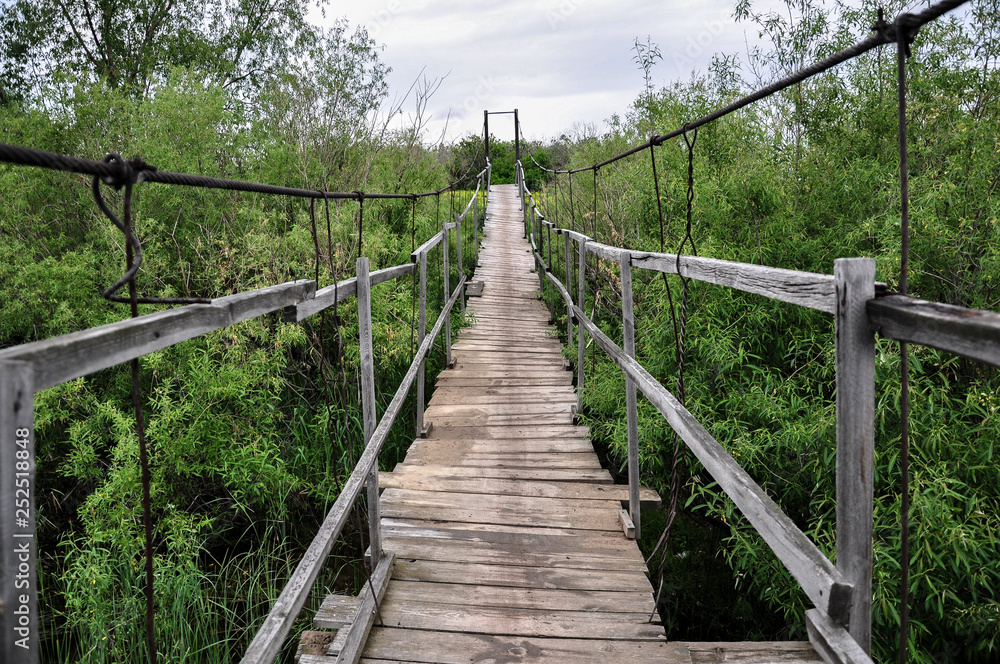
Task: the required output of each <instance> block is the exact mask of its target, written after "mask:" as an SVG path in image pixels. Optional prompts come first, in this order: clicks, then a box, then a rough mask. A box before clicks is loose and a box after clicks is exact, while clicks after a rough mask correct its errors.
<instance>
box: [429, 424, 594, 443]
mask: <svg viewBox="0 0 1000 664" xmlns="http://www.w3.org/2000/svg"><path fill="white" fill-rule="evenodd" d="M546 437H548V438H589V437H590V428H589V427H584V426H574V425H571V424H566V425H559V424H548V425H545V426H537V427H531V426H509V427H492V426H483V427H451V428H449V429H447V430H441V431H436V432H435V433H434V436H433V438H431V439H428V440H432V439H437V440H454V439H455V438H465V439H473V438H477V439H478V438H483V439H485V438H546Z"/></svg>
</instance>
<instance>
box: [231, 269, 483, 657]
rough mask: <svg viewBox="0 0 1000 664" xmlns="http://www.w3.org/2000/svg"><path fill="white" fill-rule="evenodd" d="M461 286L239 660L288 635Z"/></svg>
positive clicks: (270, 649)
mask: <svg viewBox="0 0 1000 664" xmlns="http://www.w3.org/2000/svg"><path fill="white" fill-rule="evenodd" d="M464 286H465V277H464V276H463V277H461V278H460V279H459V282H458V287H457V288H456V289H455V291H454V292H453V293H452V295H451V297H450V298H449V300H448V302H447V303H446V304H445V307H444V309H442V311H441V315H439V316H438V320H437V322H436V323H435V324H434V327H433V329H432V330H431V332H430V334H428V335H427V336H426V338H424V341H423V343H422V344H420V347H419V348H418V349H417V352H416V354H415V355H414V357H413V362H412V363H411V364H410V367H409V369H407V371H406V375H405V376H404V377H403V380H402V382H401V383H400V384H399V387H398V388H397V389H396V394H395V395H394V396H393V397H392V401H391V402H390V403H389V406H388V408H386V411H385V414H383V415H382V419H381V420H379V423H378V426H377V427H376V428H375V431H374V432H373V433H372V436H371V440H370V441H369V444H368V446H367V447H365V451H364V453H362V455H361V457H360V458H359V459H358V462H357V464H356V465H355V466H354V470H353V471H351V475H350V477H349V478H348V479H347V482H346V483H345V484H344V488H343V489H342V490H341V492H340V495H339V496H337V500H336V501H334V503H333V507H331V508H330V511H329V512H328V513H327V516H326V518H325V519H324V520H323V524H322V525H321V526H320V528H319V531H318V532H317V533H316V537H315V538H314V539H313V541H312V543H311V544H310V545H309V548H308V549H307V550H306V552H305V554H304V555H303V556H302V560H300V561H299V564H298V566H297V567H296V568H295V571H294V572H293V573H292V576H291V577H290V578H289V579H288V583H287V584H286V585H285V587H284V589H283V590H282V591H281V594H280V595H279V596H278V599H277V601H276V602H275V603H274V606H273V607H272V608H271V611H270V612H269V613H268V614H267V617H266V618H265V619H264V623H263V625H261V627H260V629H259V630H258V631H257V634H256V635H255V636H254V638H253V641H252V642H251V643H250V646H249V647H248V648H247V652H246V654H245V655H244V656H243V659H242V660H240V663H241V664H271V662H273V661H274V658H275V657H277V655H278V652H279V651H280V649H281V645H282V643H284V640H285V637H286V636H288V633H289V632H290V631H291V629H292V624H293V623H294V622H295V620H296V618H297V617H298V615H299V612H300V611H301V610H302V607H303V606H304V605H305V602H306V599H307V598H308V597H309V592H310V590H311V589H312V585H313V584H314V583H315V582H316V578H317V577H318V576H319V572H320V569H321V568H322V566H323V563H324V562H325V561H326V558H327V556H328V555H329V554H330V550H331V549H332V548H333V544H334V542H335V541H336V540H337V537H338V536H339V535H340V531H341V530H342V529H343V527H344V524H345V523H346V522H347V518H348V516H349V515H350V511H351V507H352V506H353V505H354V501H355V500H357V497H358V495H359V494H360V493H361V489H362V488H363V487H364V484H365V480H366V479H367V477H368V475H369V474H371V472H372V468H374V467H375V464H376V463H377V462H378V454H379V452H380V451H381V450H382V446H383V445H384V444H385V440H386V438H387V437H388V435H389V430H390V429H391V428H392V425H393V423H394V422H395V421H396V417H397V416H398V415H399V412H400V410H402V407H403V404H404V402H405V401H406V395H407V394H408V393H409V391H410V387H411V386H412V385H413V383H414V381H415V379H416V377H417V371H418V369H419V367H420V365H421V363H423V361H424V360H425V359H426V357H427V354H428V353H429V352H430V349H431V347H432V346H433V344H434V340H435V339H436V338H437V335H438V334H440V332H441V328H442V327H443V326H444V324H445V321H446V320H448V319H449V318H450V313H451V309H452V307H453V306H454V304H455V301H456V300H457V299H458V296H459V294H460V293H461V291H462V288H463V287H464Z"/></svg>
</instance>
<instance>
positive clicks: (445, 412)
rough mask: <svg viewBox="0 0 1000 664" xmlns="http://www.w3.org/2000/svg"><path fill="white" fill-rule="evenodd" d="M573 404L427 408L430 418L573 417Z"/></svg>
mask: <svg viewBox="0 0 1000 664" xmlns="http://www.w3.org/2000/svg"><path fill="white" fill-rule="evenodd" d="M574 411H575V409H574V407H573V404H571V403H567V402H565V401H563V402H555V403H544V402H543V403H539V402H537V401H536V402H528V403H511V402H500V403H493V404H462V405H460V404H454V405H443V404H440V405H439V404H436V403H434V404H431V405H430V406H429V407H428V408H427V416H428V417H483V416H489V415H572V414H573V412H574Z"/></svg>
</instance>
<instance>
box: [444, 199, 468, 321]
mask: <svg viewBox="0 0 1000 664" xmlns="http://www.w3.org/2000/svg"><path fill="white" fill-rule="evenodd" d="M455 242H456V245H457V246H456V253H457V254H458V278H459V280H461V278H462V275H463V274H465V271H464V269H463V268H462V216H461V215H455ZM445 297H451V293H448V294H447V295H446V296H445ZM458 310H459V311H465V289H464V288H463V289H462V292H461V293H459V295H458Z"/></svg>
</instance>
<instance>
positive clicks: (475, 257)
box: [472, 176, 483, 271]
mask: <svg viewBox="0 0 1000 664" xmlns="http://www.w3.org/2000/svg"><path fill="white" fill-rule="evenodd" d="M482 186H483V177H482V176H479V183H478V185H477V186H476V197H475V198H474V199H473V201H472V252H473V254H472V268H473V271H475V269H476V268H478V267H479V190H480V189H481V188H482Z"/></svg>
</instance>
